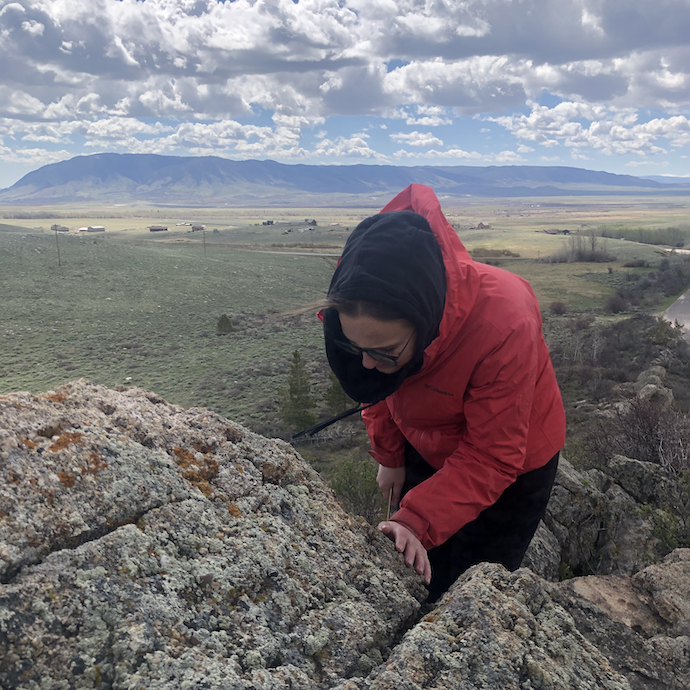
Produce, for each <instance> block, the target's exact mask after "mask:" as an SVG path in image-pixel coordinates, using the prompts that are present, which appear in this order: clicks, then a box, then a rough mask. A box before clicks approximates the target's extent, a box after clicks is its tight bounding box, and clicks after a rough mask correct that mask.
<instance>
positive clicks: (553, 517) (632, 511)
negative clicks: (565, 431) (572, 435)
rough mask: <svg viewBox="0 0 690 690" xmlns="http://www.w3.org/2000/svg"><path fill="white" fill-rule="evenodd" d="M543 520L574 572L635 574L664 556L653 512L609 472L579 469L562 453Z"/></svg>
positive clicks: (563, 558) (564, 560) (565, 560)
mask: <svg viewBox="0 0 690 690" xmlns="http://www.w3.org/2000/svg"><path fill="white" fill-rule="evenodd" d="M645 464H648V463H645ZM544 522H545V524H546V526H547V527H548V529H549V531H550V532H552V533H553V535H554V536H555V537H556V539H557V540H558V543H559V544H560V546H561V554H562V560H563V562H564V563H566V564H567V565H568V566H569V567H570V568H571V569H572V571H573V572H574V573H575V574H591V573H611V574H612V573H618V574H625V575H632V574H633V573H635V572H637V571H638V570H640V569H641V568H643V567H644V566H645V565H647V564H649V563H650V562H653V561H654V560H657V558H658V557H659V548H658V547H659V538H658V537H657V536H656V535H655V533H654V521H653V519H652V516H651V515H650V513H649V511H645V510H643V509H642V506H641V505H640V504H639V503H638V502H637V501H636V500H635V499H634V498H633V497H632V496H631V495H630V494H629V493H627V492H626V491H625V490H624V489H623V488H622V487H621V486H620V485H619V484H618V483H616V482H615V481H614V479H613V478H612V477H611V476H609V475H608V474H606V473H604V472H602V471H601V470H587V471H584V472H578V471H577V470H575V468H574V467H573V466H572V465H571V464H570V463H569V462H568V461H567V460H566V459H565V458H563V457H561V459H560V462H559V466H558V473H557V475H556V481H555V483H554V487H553V491H552V493H551V499H550V501H549V505H548V508H547V511H546V516H545V518H544Z"/></svg>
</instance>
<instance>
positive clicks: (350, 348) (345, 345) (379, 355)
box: [334, 331, 416, 366]
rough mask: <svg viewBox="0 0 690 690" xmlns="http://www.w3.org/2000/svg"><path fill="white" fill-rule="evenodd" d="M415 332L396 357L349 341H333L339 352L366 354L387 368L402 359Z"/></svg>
mask: <svg viewBox="0 0 690 690" xmlns="http://www.w3.org/2000/svg"><path fill="white" fill-rule="evenodd" d="M415 332H416V331H412V333H411V334H410V337H409V338H408V339H407V342H406V343H405V344H404V345H403V348H402V350H400V352H398V354H397V355H387V354H386V353H385V352H379V351H378V350H371V349H369V348H366V347H358V346H357V345H354V344H353V343H351V342H350V341H349V340H339V339H338V340H334V342H335V344H336V345H337V346H338V347H339V348H340V349H341V350H345V352H349V353H351V354H353V355H360V356H361V355H363V354H367V355H369V357H371V358H372V359H373V360H374V361H376V362H379V363H381V364H387V365H389V366H395V365H396V364H397V363H398V360H399V359H400V358H401V357H402V353H403V352H405V348H407V346H408V345H409V344H410V341H411V340H412V336H413V335H414V334H415Z"/></svg>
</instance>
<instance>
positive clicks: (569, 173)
mask: <svg viewBox="0 0 690 690" xmlns="http://www.w3.org/2000/svg"><path fill="white" fill-rule="evenodd" d="M663 179H664V178H655V179H649V178H640V177H633V176H632V175H614V174H611V173H606V172H596V171H593V170H584V169H581V168H568V167H554V166H544V167H540V166H526V165H510V166H488V167H475V166H460V165H459V166H426V165H425V166H410V167H406V166H394V165H342V166H336V165H283V164H281V163H276V162H275V161H270V160H267V161H258V160H247V161H233V160H228V159H226V158H217V157H214V156H204V157H195V158H192V157H181V156H158V155H151V154H118V153H99V154H95V155H92V156H77V157H76V158H72V159H70V160H67V161H62V162H60V163H53V164H52V165H46V166H43V167H42V168H39V169H38V170H35V171H33V172H31V173H29V174H28V175H25V176H24V177H22V179H21V180H19V181H18V182H17V183H16V184H14V185H12V186H11V187H9V188H7V189H3V190H0V204H55V203H60V204H69V203H90V202H99V203H133V202H140V203H150V204H161V205H174V206H177V205H185V206H218V205H225V204H227V205H231V206H238V205H240V206H257V205H268V204H272V205H281V206H286V205H292V206H300V205H305V204H309V205H322V206H326V205H330V206H333V205H339V204H348V205H349V204H353V203H357V204H363V205H367V204H370V203H372V202H373V203H375V204H378V203H380V201H381V198H382V197H385V198H389V197H391V196H392V195H394V194H396V193H397V192H399V191H400V190H401V189H403V188H405V187H406V186H407V185H409V184H410V183H412V182H418V183H421V184H426V185H429V186H431V187H433V188H434V190H435V191H436V193H437V195H438V196H439V197H442V198H445V199H446V200H447V199H448V198H457V199H461V198H465V197H524V196H568V195H603V194H607V195H609V194H614V195H619V194H620V195H687V194H690V179H689V180H688V181H687V182H686V183H685V184H679V183H678V181H679V180H682V179H683V178H675V179H673V181H669V182H666V181H660V180H663Z"/></svg>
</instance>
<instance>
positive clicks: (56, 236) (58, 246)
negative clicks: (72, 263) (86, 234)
mask: <svg viewBox="0 0 690 690" xmlns="http://www.w3.org/2000/svg"><path fill="white" fill-rule="evenodd" d="M55 245H56V246H57V255H58V266H61V265H62V264H61V263H60V240H58V231H57V229H56V230H55Z"/></svg>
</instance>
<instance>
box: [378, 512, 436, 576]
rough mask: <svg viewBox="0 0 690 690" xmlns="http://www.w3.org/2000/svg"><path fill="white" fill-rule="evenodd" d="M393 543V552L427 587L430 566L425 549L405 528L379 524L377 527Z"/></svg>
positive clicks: (390, 523)
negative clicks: (396, 552) (417, 574)
mask: <svg viewBox="0 0 690 690" xmlns="http://www.w3.org/2000/svg"><path fill="white" fill-rule="evenodd" d="M378 528H379V530H381V532H383V533H384V534H385V535H386V536H387V537H388V538H389V539H391V540H392V541H393V542H394V543H395V550H396V551H398V552H399V553H401V554H403V560H404V561H405V565H406V566H407V567H408V568H414V569H415V571H416V572H418V573H419V574H420V575H421V576H422V577H423V578H424V582H426V584H427V585H428V584H429V583H430V582H431V564H430V563H429V556H428V554H427V552H426V549H425V548H424V547H423V546H422V543H421V542H420V541H419V539H417V537H415V536H414V534H412V532H410V530H408V529H407V528H406V527H403V525H400V524H398V523H396V522H381V523H380V524H379V526H378Z"/></svg>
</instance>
